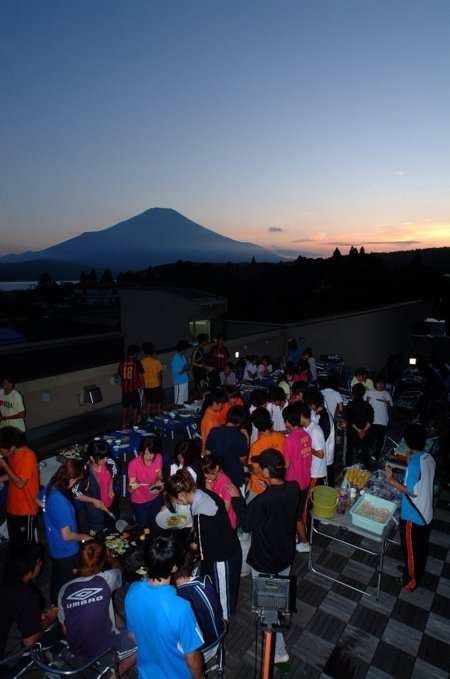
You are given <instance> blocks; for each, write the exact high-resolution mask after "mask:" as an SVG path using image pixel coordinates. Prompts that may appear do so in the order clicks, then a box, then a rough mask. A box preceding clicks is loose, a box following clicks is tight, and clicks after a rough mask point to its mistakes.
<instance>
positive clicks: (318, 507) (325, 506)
mask: <svg viewBox="0 0 450 679" xmlns="http://www.w3.org/2000/svg"><path fill="white" fill-rule="evenodd" d="M337 498H338V491H337V490H336V488H331V487H330V486H316V487H315V488H313V489H312V501H313V512H314V514H316V516H321V517H322V518H324V519H332V518H333V516H334V512H335V510H336V501H337Z"/></svg>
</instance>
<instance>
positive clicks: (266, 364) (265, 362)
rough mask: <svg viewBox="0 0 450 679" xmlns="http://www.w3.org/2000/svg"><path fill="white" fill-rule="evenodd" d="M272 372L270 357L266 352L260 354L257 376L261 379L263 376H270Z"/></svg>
mask: <svg viewBox="0 0 450 679" xmlns="http://www.w3.org/2000/svg"><path fill="white" fill-rule="evenodd" d="M272 372H273V368H272V359H271V358H270V356H268V355H267V354H266V355H265V356H262V358H261V362H260V363H259V365H258V374H257V378H258V379H259V380H261V379H264V378H265V377H270V375H271V374H272Z"/></svg>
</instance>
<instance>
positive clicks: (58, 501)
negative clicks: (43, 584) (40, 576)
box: [37, 460, 92, 606]
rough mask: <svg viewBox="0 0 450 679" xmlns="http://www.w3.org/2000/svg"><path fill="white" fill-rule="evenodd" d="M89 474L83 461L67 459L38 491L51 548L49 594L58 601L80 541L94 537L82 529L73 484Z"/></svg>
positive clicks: (73, 567)
mask: <svg viewBox="0 0 450 679" xmlns="http://www.w3.org/2000/svg"><path fill="white" fill-rule="evenodd" d="M85 476H86V470H85V468H84V465H83V462H81V461H78V460H66V461H65V462H63V463H62V465H61V466H60V467H59V469H58V471H57V472H56V474H54V476H53V477H52V478H51V480H50V483H49V484H48V486H46V487H45V488H43V489H42V490H41V492H40V493H39V495H38V498H37V502H38V504H39V505H40V506H41V507H42V513H43V516H44V526H45V533H46V535H47V544H48V551H49V552H50V558H51V562H52V574H51V579H50V598H51V602H52V604H53V605H54V606H56V605H57V603H58V593H59V590H60V589H61V587H62V586H63V585H65V584H66V582H69V580H72V579H73V577H74V572H75V571H76V568H77V566H78V552H79V549H80V543H82V542H85V541H86V540H92V536H91V535H88V534H87V533H79V532H78V525H77V519H76V515H75V507H74V504H73V498H74V495H73V493H72V488H73V487H74V486H75V485H76V484H77V483H79V482H80V481H81V480H82V479H84V478H85Z"/></svg>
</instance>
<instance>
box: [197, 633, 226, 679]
mask: <svg viewBox="0 0 450 679" xmlns="http://www.w3.org/2000/svg"><path fill="white" fill-rule="evenodd" d="M226 633H227V628H226V627H225V629H224V630H223V632H222V634H221V635H220V637H219V638H218V639H217V641H215V642H214V643H213V644H210V645H209V646H207V647H206V648H204V649H203V650H202V655H203V661H204V664H205V666H204V668H203V673H204V675H205V677H208V675H209V673H210V672H216V673H217V676H218V677H219V679H221V678H222V677H223V672H224V669H223V667H224V649H223V639H224V636H225V634H226ZM211 660H214V663H215V664H214V665H212V667H206V665H207V663H208V662H210V661H211Z"/></svg>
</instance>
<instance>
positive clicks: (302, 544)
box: [295, 542, 310, 553]
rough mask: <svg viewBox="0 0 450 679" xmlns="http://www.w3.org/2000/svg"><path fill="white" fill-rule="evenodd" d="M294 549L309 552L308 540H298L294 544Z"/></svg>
mask: <svg viewBox="0 0 450 679" xmlns="http://www.w3.org/2000/svg"><path fill="white" fill-rule="evenodd" d="M295 549H296V550H297V552H300V553H301V552H304V553H306V552H309V549H310V547H309V542H299V543H298V545H296V547H295Z"/></svg>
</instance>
